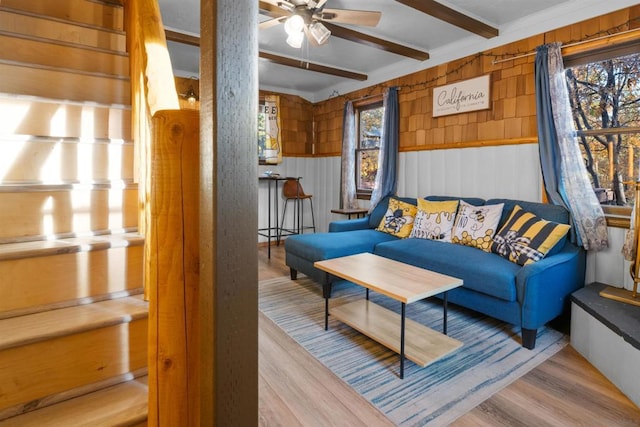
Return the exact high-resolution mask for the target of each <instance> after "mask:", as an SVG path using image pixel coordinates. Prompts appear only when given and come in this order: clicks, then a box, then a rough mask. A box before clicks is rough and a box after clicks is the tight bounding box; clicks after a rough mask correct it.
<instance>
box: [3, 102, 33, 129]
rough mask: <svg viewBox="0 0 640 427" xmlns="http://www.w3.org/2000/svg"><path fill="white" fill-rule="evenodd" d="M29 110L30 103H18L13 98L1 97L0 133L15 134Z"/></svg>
mask: <svg viewBox="0 0 640 427" xmlns="http://www.w3.org/2000/svg"><path fill="white" fill-rule="evenodd" d="M28 112H29V104H22V105H21V104H17V105H16V103H14V102H13V100H12V99H0V134H1V135H13V134H15V133H16V129H17V128H18V126H20V124H21V123H22V121H23V120H24V118H25V117H26V116H27V113H28Z"/></svg>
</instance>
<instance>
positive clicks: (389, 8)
mask: <svg viewBox="0 0 640 427" xmlns="http://www.w3.org/2000/svg"><path fill="white" fill-rule="evenodd" d="M240 1H247V0H240ZM438 1H439V3H442V4H443V5H445V6H447V7H449V8H451V9H454V10H456V11H458V12H462V13H464V14H465V15H468V16H471V17H472V18H474V19H476V20H479V21H481V22H484V23H486V24H488V25H490V26H492V27H495V28H497V29H498V30H499V36H498V37H494V38H491V39H485V38H484V37H481V36H478V35H475V34H473V33H471V32H468V31H466V30H463V29H460V28H458V27H455V26H453V25H451V24H448V23H446V22H443V21H440V20H438V19H436V18H433V17H431V16H429V15H427V14H424V13H422V12H419V11H417V10H415V9H413V8H410V7H408V6H405V5H403V4H400V3H398V2H396V1H393V0H328V1H327V4H326V5H325V8H334V9H356V10H374V11H380V12H382V18H381V19H380V22H379V23H378V25H377V26H376V27H357V26H349V25H344V26H345V27H349V28H351V29H354V30H356V31H359V32H362V33H366V34H369V35H372V36H375V37H378V38H382V39H386V40H389V41H392V42H395V43H398V44H401V45H404V46H408V47H412V48H415V49H419V50H423V51H427V52H428V53H429V55H430V58H429V59H428V60H426V61H418V60H415V59H411V58H406V57H403V56H400V55H397V54H394V53H389V52H385V51H382V50H379V49H375V48H372V47H368V46H364V45H362V44H359V43H354V42H350V41H347V40H343V39H340V38H338V37H330V39H329V41H328V42H327V43H326V44H325V45H323V46H306V45H305V44H303V48H302V49H294V48H292V47H290V46H288V45H287V44H286V43H285V39H286V34H285V32H284V28H283V25H276V26H273V27H271V28H268V29H264V30H260V32H259V37H258V38H259V49H260V51H263V52H267V53H272V54H276V55H279V56H284V57H288V58H294V59H297V60H302V61H306V62H311V63H317V64H321V65H325V66H330V67H336V68H342V69H346V70H349V71H354V72H357V73H361V74H366V75H367V76H368V78H367V80H366V81H357V80H352V79H347V78H344V77H336V76H332V75H328V74H321V73H317V72H313V71H307V70H301V69H298V68H293V67H287V66H283V65H278V64H274V63H271V62H269V61H266V60H264V59H260V60H259V83H260V89H263V90H272V91H277V92H282V93H290V94H297V95H300V96H302V97H303V98H305V99H308V100H309V101H312V102H317V101H320V100H323V99H327V98H329V97H331V96H334V95H336V94H344V93H347V92H350V91H352V90H356V89H359V88H363V87H368V86H372V85H374V84H376V83H380V82H384V81H387V80H389V79H392V78H395V77H399V76H403V75H406V74H409V73H412V72H415V71H419V70H423V69H425V68H430V67H433V66H436V65H439V64H442V63H446V62H449V61H451V60H454V59H457V58H461V57H465V56H468V55H472V54H474V53H476V52H479V51H482V50H487V49H491V48H493V47H496V46H501V45H504V44H506V43H510V42H512V41H516V40H520V39H523V38H526V37H529V36H531V35H535V34H540V33H542V32H544V31H548V30H551V29H554V28H558V27H562V26H564V25H568V24H570V23H573V22H579V21H582V20H585V19H589V18H591V17H594V16H598V15H603V14H605V13H608V12H611V11H615V10H619V9H622V8H625V7H629V6H633V5H635V4H637V2H636V1H630V0H438ZM269 2H271V3H274V2H275V0H269ZM158 3H159V4H160V9H161V13H162V19H163V22H164V25H165V27H166V28H168V29H172V30H175V31H179V32H184V33H187V34H191V35H196V36H197V35H199V31H198V29H199V27H200V25H199V5H200V0H158ZM267 19H270V18H268V17H266V16H259V21H260V22H261V21H264V20H267ZM169 50H170V55H171V60H172V64H173V68H174V72H175V74H176V75H180V76H196V77H197V76H198V65H199V49H198V48H197V47H193V46H188V45H184V44H178V43H173V42H169Z"/></svg>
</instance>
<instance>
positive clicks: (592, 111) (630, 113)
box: [566, 54, 640, 206]
mask: <svg viewBox="0 0 640 427" xmlns="http://www.w3.org/2000/svg"><path fill="white" fill-rule="evenodd" d="M566 79H567V86H568V89H569V98H570V102H571V108H572V111H573V119H574V123H575V126H576V129H577V131H578V141H579V143H580V147H581V150H582V153H583V156H584V160H585V165H586V168H587V171H588V173H589V176H590V178H591V183H592V184H593V187H594V191H595V192H596V196H597V197H598V199H599V201H600V203H602V204H604V205H617V206H629V205H631V204H633V198H634V196H635V193H634V192H635V185H634V182H635V181H636V180H637V179H638V176H639V173H638V172H639V171H638V159H639V158H640V156H639V154H640V153H638V147H640V80H639V79H640V55H638V54H631V55H624V56H618V57H615V58H606V59H598V60H595V61H593V62H588V63H586V64H580V65H575V66H567V68H566Z"/></svg>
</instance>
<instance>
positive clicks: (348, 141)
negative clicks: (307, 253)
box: [340, 101, 358, 209]
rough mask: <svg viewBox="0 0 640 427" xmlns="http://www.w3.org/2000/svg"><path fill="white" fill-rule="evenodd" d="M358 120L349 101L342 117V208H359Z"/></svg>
mask: <svg viewBox="0 0 640 427" xmlns="http://www.w3.org/2000/svg"><path fill="white" fill-rule="evenodd" d="M355 151H356V120H355V114H354V111H353V102H351V101H347V102H346V103H345V105H344V113H343V116H342V159H341V162H342V163H341V167H340V170H341V175H340V208H344V209H350V208H357V207H358V200H357V197H356V183H355V181H354V177H355V176H356V153H355Z"/></svg>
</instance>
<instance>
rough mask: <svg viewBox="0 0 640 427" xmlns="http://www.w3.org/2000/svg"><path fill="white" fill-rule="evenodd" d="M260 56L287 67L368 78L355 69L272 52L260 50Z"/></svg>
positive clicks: (340, 75) (355, 77) (356, 78)
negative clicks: (344, 68) (354, 70)
mask: <svg viewBox="0 0 640 427" xmlns="http://www.w3.org/2000/svg"><path fill="white" fill-rule="evenodd" d="M258 56H259V57H260V58H262V59H265V60H267V61H270V62H273V63H275V64H280V65H285V66H287V67H294V68H300V69H302V70H309V71H315V72H317V73H323V74H331V75H333V76H338V77H345V78H347V79H353V80H360V81H364V80H367V78H368V76H367V75H366V74H361V73H354V72H353V71H348V70H343V69H342V68H333V67H328V66H326V65H321V64H315V63H313V62H308V61H305V60H302V59H294V58H287V57H285V56H279V55H274V54H272V53H267V52H262V51H260V52H259V54H258Z"/></svg>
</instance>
